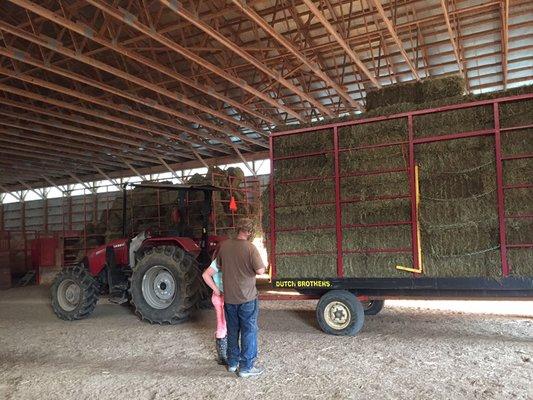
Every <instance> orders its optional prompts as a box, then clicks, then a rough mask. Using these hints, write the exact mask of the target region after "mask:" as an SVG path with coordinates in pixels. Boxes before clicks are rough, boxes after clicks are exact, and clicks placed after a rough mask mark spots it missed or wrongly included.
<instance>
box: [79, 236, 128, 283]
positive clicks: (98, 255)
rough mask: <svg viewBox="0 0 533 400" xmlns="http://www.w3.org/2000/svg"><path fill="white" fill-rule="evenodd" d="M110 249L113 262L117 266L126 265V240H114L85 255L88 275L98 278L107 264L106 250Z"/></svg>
mask: <svg viewBox="0 0 533 400" xmlns="http://www.w3.org/2000/svg"><path fill="white" fill-rule="evenodd" d="M108 247H111V248H112V249H113V252H114V253H115V262H116V263H117V265H128V239H114V240H111V241H110V242H109V243H106V244H103V245H101V246H99V247H97V248H95V249H93V250H91V251H90V252H89V253H88V254H87V257H86V258H87V263H88V267H89V273H90V274H91V275H92V276H98V275H99V274H100V272H102V270H103V269H104V267H105V266H106V262H107V256H106V252H107V248H108Z"/></svg>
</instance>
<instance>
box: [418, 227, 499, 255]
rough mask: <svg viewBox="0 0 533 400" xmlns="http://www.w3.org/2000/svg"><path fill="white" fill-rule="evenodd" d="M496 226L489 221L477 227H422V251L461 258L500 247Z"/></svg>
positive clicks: (427, 253) (428, 253)
mask: <svg viewBox="0 0 533 400" xmlns="http://www.w3.org/2000/svg"><path fill="white" fill-rule="evenodd" d="M494 225H496V224H494V223H493V222H492V221H487V223H486V224H481V223H479V222H478V223H477V224H476V225H473V224H472V225H463V226H452V227H427V226H424V227H421V232H420V237H421V243H422V251H423V253H424V254H426V255H436V256H441V257H460V256H462V255H464V254H471V253H478V252H483V251H485V250H488V249H492V248H495V247H498V245H499V238H498V229H497V226H494ZM473 238H475V239H473Z"/></svg>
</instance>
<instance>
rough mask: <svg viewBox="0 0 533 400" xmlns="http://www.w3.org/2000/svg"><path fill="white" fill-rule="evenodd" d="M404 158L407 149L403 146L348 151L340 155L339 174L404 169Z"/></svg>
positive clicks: (405, 164) (405, 161)
mask: <svg viewBox="0 0 533 400" xmlns="http://www.w3.org/2000/svg"><path fill="white" fill-rule="evenodd" d="M406 157H407V149H404V148H403V146H391V147H376V148H370V149H364V150H350V151H345V152H342V153H340V155H339V169H340V173H341V174H348V173H354V172H369V171H378V170H384V169H396V168H406V167H407V165H408V160H407V159H406Z"/></svg>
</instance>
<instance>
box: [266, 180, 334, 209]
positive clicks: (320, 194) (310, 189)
mask: <svg viewBox="0 0 533 400" xmlns="http://www.w3.org/2000/svg"><path fill="white" fill-rule="evenodd" d="M275 196H276V205H277V206H302V205H312V204H316V203H319V202H328V201H333V199H334V198H335V183H334V182H333V179H324V180H321V181H312V182H298V183H291V184H281V185H278V186H277V187H276V191H275Z"/></svg>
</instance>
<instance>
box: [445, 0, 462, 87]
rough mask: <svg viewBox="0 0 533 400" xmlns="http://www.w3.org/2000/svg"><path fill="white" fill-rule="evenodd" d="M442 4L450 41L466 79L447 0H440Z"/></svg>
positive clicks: (460, 70) (460, 69) (458, 65)
mask: <svg viewBox="0 0 533 400" xmlns="http://www.w3.org/2000/svg"><path fill="white" fill-rule="evenodd" d="M440 5H441V8H442V12H443V13H444V21H445V22H446V28H447V29H448V35H450V42H451V44H452V47H453V53H454V54H455V59H456V60H457V67H459V72H460V73H461V75H462V76H463V77H464V78H465V79H466V71H464V69H463V64H461V56H460V55H459V47H458V45H457V40H456V38H455V35H454V33H453V29H452V25H451V23H450V16H449V14H448V3H447V0H440Z"/></svg>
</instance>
